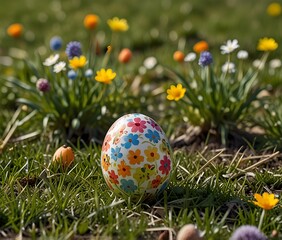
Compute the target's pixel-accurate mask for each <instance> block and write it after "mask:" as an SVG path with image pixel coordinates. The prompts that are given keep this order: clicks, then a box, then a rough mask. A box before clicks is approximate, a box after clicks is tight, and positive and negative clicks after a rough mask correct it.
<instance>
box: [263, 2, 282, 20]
mask: <svg viewBox="0 0 282 240" xmlns="http://www.w3.org/2000/svg"><path fill="white" fill-rule="evenodd" d="M281 11H282V9H281V5H280V4H279V3H277V2H273V3H270V4H269V5H268V7H267V9H266V12H267V14H268V15H270V16H272V17H276V16H279V15H280V14H281Z"/></svg>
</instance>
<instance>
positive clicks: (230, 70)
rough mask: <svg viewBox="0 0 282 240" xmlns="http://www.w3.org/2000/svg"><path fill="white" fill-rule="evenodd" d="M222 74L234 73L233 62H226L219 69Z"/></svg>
mask: <svg viewBox="0 0 282 240" xmlns="http://www.w3.org/2000/svg"><path fill="white" fill-rule="evenodd" d="M221 71H222V72H224V73H225V72H228V73H234V72H235V64H234V63H233V62H226V63H224V64H223V65H222V67H221Z"/></svg>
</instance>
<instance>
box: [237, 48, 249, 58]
mask: <svg viewBox="0 0 282 240" xmlns="http://www.w3.org/2000/svg"><path fill="white" fill-rule="evenodd" d="M248 57H249V53H248V52H247V51H245V50H240V51H239V52H238V53H237V58H238V59H247V58H248Z"/></svg>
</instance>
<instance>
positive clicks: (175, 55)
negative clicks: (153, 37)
mask: <svg viewBox="0 0 282 240" xmlns="http://www.w3.org/2000/svg"><path fill="white" fill-rule="evenodd" d="M184 58H185V55H184V53H183V52H181V51H175V52H174V53H173V59H174V60H175V61H176V62H183V61H184Z"/></svg>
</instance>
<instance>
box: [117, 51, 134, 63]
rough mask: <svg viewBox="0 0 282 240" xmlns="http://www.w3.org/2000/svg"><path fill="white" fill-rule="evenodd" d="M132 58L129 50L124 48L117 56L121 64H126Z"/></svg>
mask: <svg viewBox="0 0 282 240" xmlns="http://www.w3.org/2000/svg"><path fill="white" fill-rule="evenodd" d="M131 57H132V52H131V50H130V49H129V48H124V49H122V50H121V51H120V53H119V55H118V60H119V62H121V63H127V62H129V61H130V59H131Z"/></svg>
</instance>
